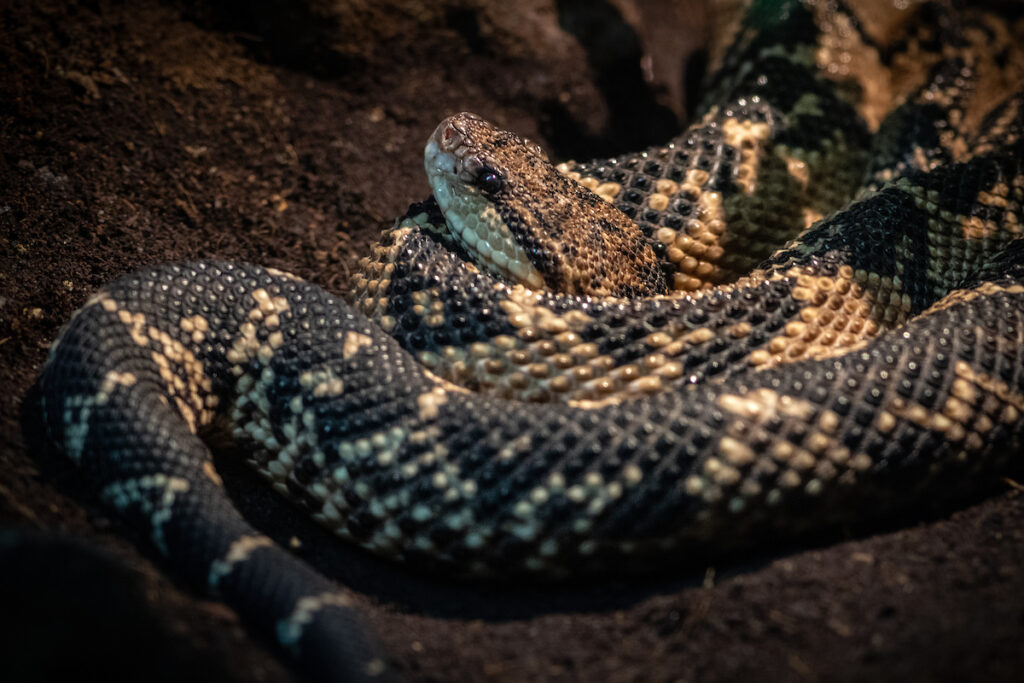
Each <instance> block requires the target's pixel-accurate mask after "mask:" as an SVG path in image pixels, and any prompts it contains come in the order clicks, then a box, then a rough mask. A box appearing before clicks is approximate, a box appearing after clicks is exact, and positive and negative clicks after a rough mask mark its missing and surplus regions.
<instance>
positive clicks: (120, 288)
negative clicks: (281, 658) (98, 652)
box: [39, 0, 1024, 678]
mask: <svg viewBox="0 0 1024 683" xmlns="http://www.w3.org/2000/svg"><path fill="white" fill-rule="evenodd" d="M901 16H903V21H902V22H901V23H899V25H898V26H897V27H896V28H893V27H892V26H890V27H888V28H887V29H886V30H887V31H889V33H888V34H886V35H888V40H887V42H885V43H884V44H882V43H880V42H879V41H878V39H877V34H878V30H877V29H878V27H877V26H875V27H874V28H875V29H876V30H875V31H874V32H872V31H869V30H868V28H867V27H866V23H865V21H864V20H859V19H858V17H857V16H856V15H855V14H853V13H851V12H848V11H846V10H845V9H844V8H843V7H842V6H839V5H837V4H836V3H820V4H819V3H808V4H806V5H805V4H803V3H800V2H795V1H791V2H774V1H769V0H765V1H763V2H754V3H753V4H752V5H751V6H750V7H749V8H748V9H747V10H746V13H745V15H744V17H743V19H742V21H741V22H740V23H739V24H738V26H737V27H736V28H735V32H734V36H733V38H732V40H731V42H730V45H731V47H729V49H728V50H726V51H724V52H723V53H722V55H721V56H720V58H719V59H718V61H719V62H720V68H719V69H718V70H717V72H716V75H715V76H714V77H713V78H712V79H711V81H710V83H709V88H708V91H709V94H708V96H707V99H706V100H705V101H706V102H707V104H706V105H705V106H704V107H703V109H702V110H701V111H700V112H699V114H698V117H697V119H696V121H697V122H696V123H695V124H694V125H693V126H692V127H691V128H689V129H688V130H687V131H686V132H684V133H683V134H682V135H681V136H680V137H679V138H677V139H676V140H674V141H672V142H671V143H669V144H667V145H665V146H662V147H657V148H653V149H650V150H647V151H645V152H641V153H637V154H631V155H626V156H623V157H618V158H615V159H609V160H603V161H598V162H591V163H587V164H573V163H569V164H563V165H560V166H558V167H555V166H552V165H551V164H550V163H549V162H548V161H547V159H546V158H545V157H544V155H543V152H541V151H540V150H539V149H538V148H537V147H536V146H535V145H533V144H532V143H529V142H528V141H525V140H523V139H521V138H518V137H516V136H515V135H513V134H511V133H507V132H504V131H501V130H498V129H496V128H494V127H492V126H490V125H489V124H487V123H486V122H484V121H482V120H481V119H479V118H477V117H474V116H472V115H458V116H455V117H452V118H450V119H448V120H446V121H445V122H443V123H442V124H441V125H440V126H439V127H438V129H437V131H435V133H434V135H433V136H432V137H431V140H430V142H429V144H428V146H427V155H426V165H427V171H428V175H429V176H430V178H431V185H432V188H433V191H434V195H433V198H431V199H430V200H428V201H426V202H424V203H422V204H417V205H414V206H413V207H412V208H411V209H410V211H409V212H408V214H407V215H406V216H404V217H403V218H402V219H400V220H399V221H398V222H397V223H396V225H395V227H394V228H392V229H390V230H388V231H386V232H385V234H384V236H383V237H382V239H381V241H380V243H379V245H378V246H377V247H375V248H374V252H373V254H372V255H371V256H370V257H369V258H368V259H366V262H365V269H364V272H363V273H362V274H361V275H360V276H358V277H357V278H356V280H355V282H354V283H353V287H352V293H351V296H350V297H349V298H350V300H351V304H346V303H344V302H343V301H341V300H339V299H338V298H336V297H335V296H333V295H331V294H329V293H327V292H325V291H323V290H322V289H320V288H318V287H316V286H314V285H311V284H308V283H305V282H303V281H301V280H299V279H297V278H295V277H294V276H291V275H289V274H287V273H282V272H279V271H275V270H271V269H267V268H261V267H258V266H251V265H245V264H230V263H219V262H190V263H184V264H177V265H168V266H162V267H158V268H154V269H150V270H147V271H143V272H140V273H136V274H133V275H129V276H127V277H125V278H124V279H122V280H119V281H118V282H116V283H114V284H111V285H109V286H108V287H106V288H104V289H103V290H102V291H100V292H99V293H97V294H96V295H94V296H93V297H92V298H91V299H90V300H89V301H88V302H87V303H86V304H85V306H84V307H83V308H82V309H81V311H79V313H77V314H76V316H75V317H74V318H73V319H72V320H71V322H69V323H68V325H67V326H66V327H65V329H64V330H63V331H62V333H61V335H60V337H59V339H58V340H57V342H56V343H55V344H54V347H53V349H52V351H51V354H50V357H49V359H48V361H47V364H46V367H45V369H44V371H43V375H42V377H41V378H40V382H39V389H40V392H39V393H40V397H41V398H40V402H41V407H42V413H43V419H44V421H45V424H46V428H47V431H48V434H49V435H50V438H51V439H52V440H53V442H54V443H55V444H56V445H57V446H58V447H59V448H60V449H61V450H62V451H63V452H64V453H65V454H66V455H67V456H68V457H69V458H70V459H71V460H72V461H74V462H75V463H76V464H77V465H78V466H79V467H80V468H81V470H82V472H83V473H84V475H85V476H86V477H88V478H89V480H90V481H91V482H92V484H93V485H94V486H95V487H96V489H97V490H98V492H99V495H100V498H101V499H102V500H103V501H105V502H106V503H107V504H109V505H110V506H112V507H113V508H115V509H116V510H118V512H119V513H121V514H122V515H123V516H124V517H125V518H126V519H128V520H130V521H131V522H133V523H135V524H137V525H139V526H140V527H141V528H142V529H144V530H145V531H146V533H147V534H148V535H149V537H150V538H151V539H152V541H153V544H154V545H155V547H156V548H157V549H158V550H159V552H160V553H161V554H162V555H164V556H165V557H166V558H167V560H168V564H169V565H170V566H171V567H173V568H174V570H175V571H177V572H178V573H179V574H181V575H183V576H186V577H188V578H189V579H190V580H191V581H193V582H194V583H196V584H197V585H200V586H203V587H205V589H206V590H208V591H209V592H210V593H212V594H214V595H218V596H221V597H222V598H223V599H224V600H225V601H226V602H228V603H229V604H230V605H232V606H233V607H234V608H235V609H237V610H238V611H239V612H240V613H242V615H243V616H244V617H245V618H247V619H249V620H251V621H252V622H253V623H254V624H256V625H258V626H260V627H262V628H265V629H267V630H268V631H271V632H273V633H275V635H276V637H277V639H278V640H279V641H280V643H281V644H282V645H283V646H284V647H285V648H286V649H287V650H289V651H290V652H291V653H292V654H294V655H295V656H296V657H297V658H298V660H299V661H300V663H301V664H302V665H303V666H304V667H305V668H306V669H307V670H309V671H311V672H314V673H316V674H319V675H323V676H328V677H343V676H347V677H351V678H359V677H374V676H381V675H386V673H387V672H386V668H387V667H386V665H385V660H384V659H383V658H382V655H381V654H380V652H379V650H378V649H377V647H376V646H375V645H374V642H373V639H372V637H371V636H370V635H369V634H368V632H366V631H365V630H364V629H363V628H362V627H361V626H360V624H359V621H358V619H357V617H356V615H355V614H354V613H353V610H352V609H351V606H350V604H349V601H348V599H347V598H346V597H345V596H344V594H343V593H342V592H340V591H339V590H338V589H337V588H336V587H335V586H333V585H332V584H331V583H330V582H328V581H327V580H326V579H324V578H323V577H321V576H320V575H319V574H317V573H316V572H314V571H313V570H312V569H310V568H309V567H307V566H306V565H304V564H303V563H302V562H300V561H299V560H297V559H295V558H294V557H293V556H291V555H290V554H289V553H287V552H286V551H284V550H283V549H281V548H279V547H277V546H275V545H274V544H273V543H272V542H271V541H270V540H269V539H268V538H267V537H266V536H264V535H262V534H260V533H258V532H256V531H255V530H254V529H252V528H251V527H250V526H249V525H248V523H247V522H246V521H245V520H244V519H243V518H242V517H241V516H240V515H239V513H238V512H237V511H236V510H235V509H234V508H233V507H232V505H231V503H230V501H229V500H228V498H227V496H226V495H225V493H224V491H223V489H222V486H221V482H220V478H219V476H218V475H217V473H216V471H215V470H214V468H213V466H212V463H211V459H210V454H209V450H208V449H207V447H206V446H205V445H204V444H203V442H202V441H201V440H200V438H199V436H198V434H199V433H200V432H201V431H202V430H204V428H206V427H209V426H211V425H220V426H221V427H224V428H226V429H227V430H228V431H229V432H230V433H231V435H232V436H233V438H234V440H235V441H236V442H237V443H238V444H239V445H240V446H241V447H242V449H243V450H244V451H245V452H246V453H247V454H248V458H249V460H250V461H251V462H252V464H253V465H254V466H255V467H256V468H257V469H258V470H259V471H260V472H261V473H262V474H263V475H264V476H266V477H267V478H268V479H269V480H270V481H271V482H272V484H273V486H274V487H275V488H276V489H278V490H279V491H281V492H282V493H284V494H285V495H287V496H288V497H290V498H292V499H294V500H296V501H297V502H298V503H299V504H301V505H303V506H305V507H306V508H307V509H308V510H309V511H310V512H311V514H312V516H313V517H314V518H315V519H317V520H318V521H319V522H321V523H323V524H325V525H327V526H328V527H330V528H331V529H333V530H334V531H336V532H337V533H338V534H339V535H341V536H343V537H345V538H348V539H351V540H353V541H355V542H357V543H359V544H360V545H362V546H364V547H366V548H369V549H370V550H372V551H374V552H376V553H379V554H382V555H386V556H389V557H393V558H396V559H401V560H406V561H410V562H416V563H420V564H430V565H433V566H436V567H441V568H443V569H445V570H446V571H452V572H457V573H463V574H476V575H489V574H496V573H503V572H527V573H542V574H545V575H556V576H557V575H566V574H570V573H573V572H577V571H594V570H599V569H601V568H605V567H611V568H616V567H619V568H621V567H629V568H632V567H642V566H643V565H644V563H645V562H647V561H649V559H650V558H651V557H652V556H657V555H663V554H668V553H687V552H691V551H694V550H708V549H711V550H716V549H722V548H727V547H732V546H742V545H750V544H752V543H754V542H756V540H757V539H758V538H759V537H761V536H763V535H764V534H766V533H771V534H773V535H774V534H787V535H793V534H798V533H800V532H803V531H806V530H808V529H812V528H818V527H822V526H825V525H829V524H836V523H841V522H843V521H849V520H853V519H861V518H865V517H871V516H878V515H882V514H886V513H888V512H890V511H894V510H898V509H904V508H907V507H908V506H912V505H913V504H914V503H915V502H916V501H920V500H921V499H922V498H924V497H928V498H951V497H954V496H956V495H958V494H961V493H963V492H965V491H970V490H972V489H975V488H977V487H978V486H980V485H981V483H982V482H984V481H985V479H986V475H991V474H992V473H995V472H998V471H1000V470H1002V469H1004V468H1005V467H1006V466H1007V465H1008V464H1009V463H1010V462H1011V461H1012V459H1013V457H1014V456H1015V455H1016V453H1017V451H1018V449H1019V446H1020V438H1021V435H1022V430H1024V419H1022V414H1024V351H1022V349H1021V335H1022V334H1024V247H1022V246H1021V243H1020V242H1018V241H1016V238H1017V237H1018V234H1019V232H1020V228H1021V223H1020V218H1021V205H1022V201H1024V138H1022V131H1024V107H1022V101H1024V100H1022V97H1021V96H1020V95H1015V96H1012V95H1011V96H1010V97H1008V98H1001V99H1000V100H999V101H995V100H993V99H992V93H993V92H997V91H1000V89H1001V90H1002V92H1004V93H1009V92H1012V89H1013V88H1014V87H1016V85H1017V84H1016V83H1014V82H1013V79H1012V78H1010V77H1008V76H1005V72H1006V71H1008V69H1006V68H1005V65H1006V64H1007V63H1008V62H1011V61H1012V59H1011V57H1013V55H1010V56H1008V52H1007V51H1008V50H1010V48H1009V47H1004V48H998V47H994V46H998V45H1000V44H1001V43H1002V44H1006V36H1005V31H1004V30H1003V28H1002V24H1001V23H1000V22H999V20H998V19H997V18H994V17H991V16H989V15H987V14H985V13H984V12H981V11H977V12H975V11H971V10H964V11H963V12H962V13H958V14H954V13H953V12H952V10H948V9H947V8H945V7H942V6H933V5H932V4H924V5H921V6H920V7H915V8H912V9H910V10H906V11H905V13H904V14H903V15H901ZM867 23H870V22H867ZM883 33H884V31H883ZM1000 50H1001V51H1000ZM881 77H884V78H885V80H886V82H887V86H886V87H884V88H875V87H873V86H872V87H868V86H871V84H872V83H875V81H874V80H872V79H878V78H881ZM993 83H997V84H999V87H996V86H993V85H992V84H993ZM985 112H987V113H985ZM982 114H984V116H983V115H982ZM837 209H839V210H838V211H837ZM833 212H835V213H833Z"/></svg>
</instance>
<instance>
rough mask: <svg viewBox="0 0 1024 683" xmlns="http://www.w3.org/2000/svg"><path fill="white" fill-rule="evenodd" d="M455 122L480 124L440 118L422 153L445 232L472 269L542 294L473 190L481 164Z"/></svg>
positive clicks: (491, 209)
mask: <svg viewBox="0 0 1024 683" xmlns="http://www.w3.org/2000/svg"><path fill="white" fill-rule="evenodd" d="M460 122H461V123H464V122H478V123H480V124H483V121H482V120H481V119H479V117H476V116H475V115H473V114H458V115H456V116H453V117H450V118H448V119H445V120H444V121H442V122H441V124H440V125H439V126H438V127H437V128H436V129H435V130H434V133H433V134H432V135H431V136H430V139H429V140H428V141H427V145H426V148H425V149H424V168H425V170H426V173H427V180H428V182H429V183H430V188H431V190H432V191H433V193H434V198H435V199H436V200H437V204H438V206H439V207H440V208H441V212H442V213H443V214H444V217H445V223H446V224H447V226H448V230H449V231H450V233H451V235H452V236H453V237H454V238H455V240H456V242H458V244H459V245H461V246H462V248H463V249H465V250H466V253H467V254H468V255H469V257H470V261H471V262H472V263H474V264H475V265H477V266H479V267H480V268H482V269H484V270H486V271H488V272H490V273H492V274H494V275H496V276H498V277H500V278H502V279H504V280H507V281H509V282H511V283H513V284H522V285H526V286H527V287H532V288H534V289H544V286H545V285H544V278H543V276H542V275H541V274H540V272H539V271H538V270H537V269H536V267H535V266H534V265H533V263H532V262H531V261H530V258H529V256H527V255H526V252H525V251H524V250H523V248H522V247H521V246H520V245H519V243H518V242H517V241H516V240H515V237H514V236H513V235H512V232H511V230H509V228H508V226H507V225H506V224H505V221H504V220H503V219H502V217H501V214H500V212H499V211H498V209H497V208H496V206H495V205H494V203H493V202H492V201H491V200H489V199H488V198H487V197H485V196H484V195H483V193H482V192H481V191H480V189H479V188H477V187H475V186H474V185H473V182H474V180H475V179H476V177H477V176H478V174H479V171H480V169H481V168H484V167H485V162H484V161H483V160H482V159H481V157H480V155H479V154H478V153H476V150H474V148H473V147H472V146H471V145H470V144H469V139H468V135H467V134H466V132H465V131H464V130H462V127H461V126H460V125H459V124H460ZM483 125H486V124H483Z"/></svg>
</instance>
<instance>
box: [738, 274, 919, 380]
mask: <svg viewBox="0 0 1024 683" xmlns="http://www.w3.org/2000/svg"><path fill="white" fill-rule="evenodd" d="M786 275H787V276H789V277H793V278H795V279H796V286H795V287H794V288H793V298H794V299H796V300H797V301H801V302H803V303H804V308H803V309H802V310H801V311H800V313H799V314H798V316H796V318H794V319H793V320H791V321H790V322H788V323H787V324H786V325H785V327H784V328H783V330H782V334H781V335H778V336H776V337H773V338H772V339H770V340H769V341H768V343H767V344H766V345H765V346H764V347H763V348H761V349H758V350H757V351H755V352H754V353H752V354H751V355H750V357H749V359H748V362H750V363H751V364H752V365H755V366H757V367H758V368H761V369H763V368H769V367H774V366H776V365H779V364H781V363H788V362H792V361H794V360H800V359H803V358H813V359H819V360H820V359H823V358H830V357H832V356H836V355H840V354H844V353H848V352H849V351H851V350H852V349H854V348H858V347H859V346H860V345H862V344H864V343H866V342H867V341H868V340H870V339H872V338H874V337H875V336H876V335H877V334H878V333H879V332H880V331H882V330H884V329H889V328H892V327H895V326H896V325H900V324H902V323H904V322H906V320H907V319H908V317H909V314H910V299H909V297H908V296H907V295H905V294H903V293H902V292H901V289H902V282H901V281H900V279H899V278H898V277H895V278H890V277H881V276H879V275H877V274H876V273H868V272H867V271H864V270H856V271H855V270H854V269H853V268H850V267H849V266H842V267H841V268H840V269H839V273H838V275H837V276H836V277H825V276H816V275H812V274H810V271H806V270H803V269H800V268H792V269H790V270H789V271H787V273H786Z"/></svg>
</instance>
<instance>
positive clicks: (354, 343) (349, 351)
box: [341, 331, 373, 360]
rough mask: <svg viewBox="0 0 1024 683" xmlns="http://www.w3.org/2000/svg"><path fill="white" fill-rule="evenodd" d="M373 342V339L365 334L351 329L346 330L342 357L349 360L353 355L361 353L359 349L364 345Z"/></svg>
mask: <svg viewBox="0 0 1024 683" xmlns="http://www.w3.org/2000/svg"><path fill="white" fill-rule="evenodd" d="M372 344H373V339H371V338H370V337H368V336H366V335H365V334H360V333H358V332H351V331H349V332H346V333H345V339H344V341H343V342H342V347H341V357H342V358H344V359H346V360H348V359H349V358H351V357H352V356H354V355H356V354H357V353H359V349H361V348H363V347H364V346H370V345H372Z"/></svg>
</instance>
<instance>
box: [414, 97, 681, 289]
mask: <svg viewBox="0 0 1024 683" xmlns="http://www.w3.org/2000/svg"><path fill="white" fill-rule="evenodd" d="M424 157H425V159H424V165H425V167H426V171H427V178H428V180H429V182H430V186H431V189H432V190H433V193H434V198H435V199H436V200H437V203H438V206H440V207H441V211H442V212H443V213H444V216H445V221H446V223H447V225H448V229H449V230H450V232H451V233H452V235H453V236H454V237H455V239H456V241H458V242H459V244H461V245H462V247H463V248H464V249H465V250H466V251H467V253H468V254H469V255H470V257H471V258H472V260H473V261H474V262H475V264H476V265H477V266H479V267H481V268H482V269H484V270H487V271H489V272H491V273H493V274H495V275H497V276H499V277H501V278H503V279H505V280H506V281H508V282H511V283H513V284H522V285H525V286H527V287H530V288H533V289H547V290H551V291H556V292H561V293H566V294H591V295H595V296H608V295H615V296H627V295H630V296H636V295H640V296H643V295H651V294H657V293H661V292H663V291H664V290H665V283H664V276H663V274H662V272H661V269H660V267H659V265H658V262H657V258H656V257H655V255H654V251H653V249H652V248H651V247H650V245H648V243H647V242H646V240H645V239H644V237H643V233H642V232H641V231H640V229H639V227H638V226H637V225H636V224H635V223H634V222H633V221H632V220H630V219H629V218H628V217H627V216H626V215H625V214H623V213H622V212H621V211H619V210H618V209H616V208H615V207H613V206H612V205H611V204H609V203H607V202H606V201H604V200H603V199H601V198H600V197H598V196H597V195H596V194H594V193H592V192H591V191H590V190H588V189H587V188H585V187H583V186H582V185H580V184H579V183H577V182H576V181H574V180H572V179H571V178H568V177H566V176H564V175H563V174H561V173H559V172H558V170H557V169H556V168H555V167H554V166H553V165H552V164H551V162H550V161H549V160H548V157H547V155H545V154H544V151H543V150H542V149H541V148H540V147H539V146H538V145H536V144H534V143H533V142H530V141H529V140H527V139H525V138H522V137H519V136H518V135H515V134H514V133H510V132H508V131H505V130H501V129H500V128H497V127H495V126H493V125H491V124H490V123H488V122H487V121H485V120H483V119H482V118H480V117H479V116H476V115H475V114H470V113H461V114H456V115H455V116H451V117H449V118H447V119H445V120H444V121H442V122H441V124H440V125H439V126H438V127H437V128H436V129H435V130H434V133H433V134H432V135H431V136H430V139H429V140H428V142H427V146H426V150H425V154H424Z"/></svg>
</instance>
